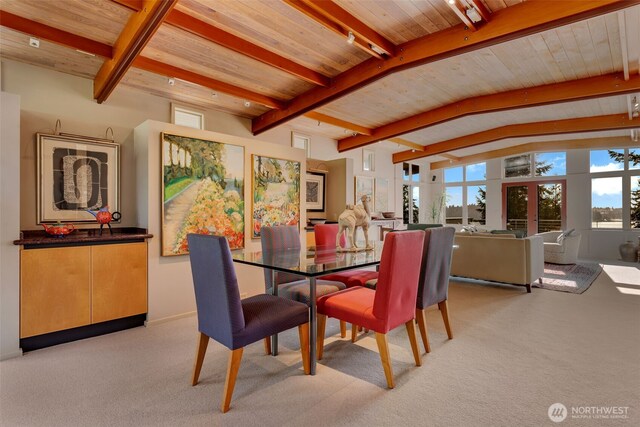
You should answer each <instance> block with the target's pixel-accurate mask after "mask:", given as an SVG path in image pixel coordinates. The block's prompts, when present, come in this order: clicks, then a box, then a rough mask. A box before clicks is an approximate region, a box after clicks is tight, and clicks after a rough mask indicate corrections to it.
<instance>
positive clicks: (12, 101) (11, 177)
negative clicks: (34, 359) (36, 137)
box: [0, 92, 22, 360]
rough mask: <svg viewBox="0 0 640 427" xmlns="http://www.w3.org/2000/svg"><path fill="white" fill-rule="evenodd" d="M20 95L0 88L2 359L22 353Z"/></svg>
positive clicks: (0, 330) (0, 341)
mask: <svg viewBox="0 0 640 427" xmlns="http://www.w3.org/2000/svg"><path fill="white" fill-rule="evenodd" d="M19 175H20V97H19V96H17V95H12V94H8V93H5V92H0V360H3V359H8V358H10V357H14V356H18V355H20V354H22V353H21V351H20V348H19V345H18V342H19V341H18V340H19V336H20V332H19V330H20V309H19V304H20V273H19V260H20V258H19V246H15V245H14V244H13V241H14V240H17V239H19V238H20V203H19V199H20V186H19V185H17V182H16V177H17V176H19Z"/></svg>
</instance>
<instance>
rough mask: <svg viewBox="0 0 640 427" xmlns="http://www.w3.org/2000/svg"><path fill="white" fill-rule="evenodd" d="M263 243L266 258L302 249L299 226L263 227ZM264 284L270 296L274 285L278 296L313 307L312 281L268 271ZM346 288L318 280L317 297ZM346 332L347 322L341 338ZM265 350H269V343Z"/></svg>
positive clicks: (289, 274) (261, 231)
mask: <svg viewBox="0 0 640 427" xmlns="http://www.w3.org/2000/svg"><path fill="white" fill-rule="evenodd" d="M260 242H261V244H262V253H263V256H267V257H268V256H273V255H275V254H277V253H278V252H281V251H282V250H285V249H297V250H300V248H301V244H300V232H299V231H298V227H296V226H292V225H278V226H264V227H262V228H260ZM334 242H335V241H334ZM334 244H335V243H334ZM296 260H297V259H296ZM274 279H275V283H274ZM264 281H265V285H266V291H267V293H273V288H274V286H277V295H279V296H282V297H284V298H288V299H292V300H294V301H300V302H303V303H305V304H307V305H310V304H311V291H310V288H309V282H308V281H307V280H306V279H305V278H301V276H297V275H295V274H291V273H285V272H281V271H274V270H271V269H267V268H265V269H264ZM345 288H346V285H345V284H343V283H341V282H338V281H333V280H326V279H322V278H319V279H318V280H317V281H316V298H317V297H320V296H323V295H327V294H330V293H332V292H337V291H339V290H342V289H345ZM346 331H347V326H346V323H344V322H340V335H341V336H342V337H344V336H346ZM265 350H267V347H266V344H265Z"/></svg>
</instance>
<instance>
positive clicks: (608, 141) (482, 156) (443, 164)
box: [430, 136, 633, 170]
mask: <svg viewBox="0 0 640 427" xmlns="http://www.w3.org/2000/svg"><path fill="white" fill-rule="evenodd" d="M632 144H633V142H632V141H631V140H630V139H629V137H628V136H613V137H610V138H585V139H564V140H557V141H541V142H528V143H526V144H520V145H514V146H512V147H506V148H500V149H498V150H492V151H485V152H483V153H478V154H470V155H468V156H463V157H456V156H451V157H453V158H452V159H451V160H442V161H439V162H432V163H431V167H430V169H431V170H436V169H444V168H450V167H453V166H460V165H468V164H473V163H478V162H484V161H486V160H490V159H499V158H501V157H506V156H515V155H518V154H522V153H531V152H549V151H556V150H570V149H584V148H589V149H594V148H612V147H616V148H621V147H629V146H632ZM438 155H439V156H442V157H447V155H446V154H438Z"/></svg>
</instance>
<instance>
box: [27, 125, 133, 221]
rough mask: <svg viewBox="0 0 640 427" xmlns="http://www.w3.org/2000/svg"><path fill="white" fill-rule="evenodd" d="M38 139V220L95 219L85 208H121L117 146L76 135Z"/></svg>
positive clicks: (44, 135)
mask: <svg viewBox="0 0 640 427" xmlns="http://www.w3.org/2000/svg"><path fill="white" fill-rule="evenodd" d="M36 138H37V154H36V157H37V170H38V179H37V184H36V187H37V188H36V190H37V191H36V192H37V217H38V218H37V219H38V224H41V223H47V222H58V221H65V222H95V220H96V219H95V217H94V216H93V215H91V214H90V213H89V212H87V210H98V209H100V208H102V207H105V206H108V207H109V210H110V211H111V212H114V211H119V210H120V194H119V185H120V178H119V177H120V170H119V162H120V145H119V144H116V143H114V142H113V141H112V140H107V139H98V138H90V137H82V136H78V135H65V134H59V135H47V134H42V133H38V134H36Z"/></svg>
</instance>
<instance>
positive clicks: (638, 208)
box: [593, 150, 640, 228]
mask: <svg viewBox="0 0 640 427" xmlns="http://www.w3.org/2000/svg"><path fill="white" fill-rule="evenodd" d="M607 152H608V153H609V157H611V160H614V161H616V162H618V163H624V153H618V152H616V151H613V150H607ZM629 165H630V166H638V165H640V153H636V152H635V151H632V150H629ZM632 179H635V180H636V182H635V183H634V182H632V183H631V188H633V187H634V184H635V187H636V189H635V190H631V228H640V178H638V177H633V178H632ZM595 214H596V212H594V218H593V220H594V221H597V219H596V218H595V216H596V215H595ZM598 215H600V216H602V212H598ZM620 216H622V215H620Z"/></svg>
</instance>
